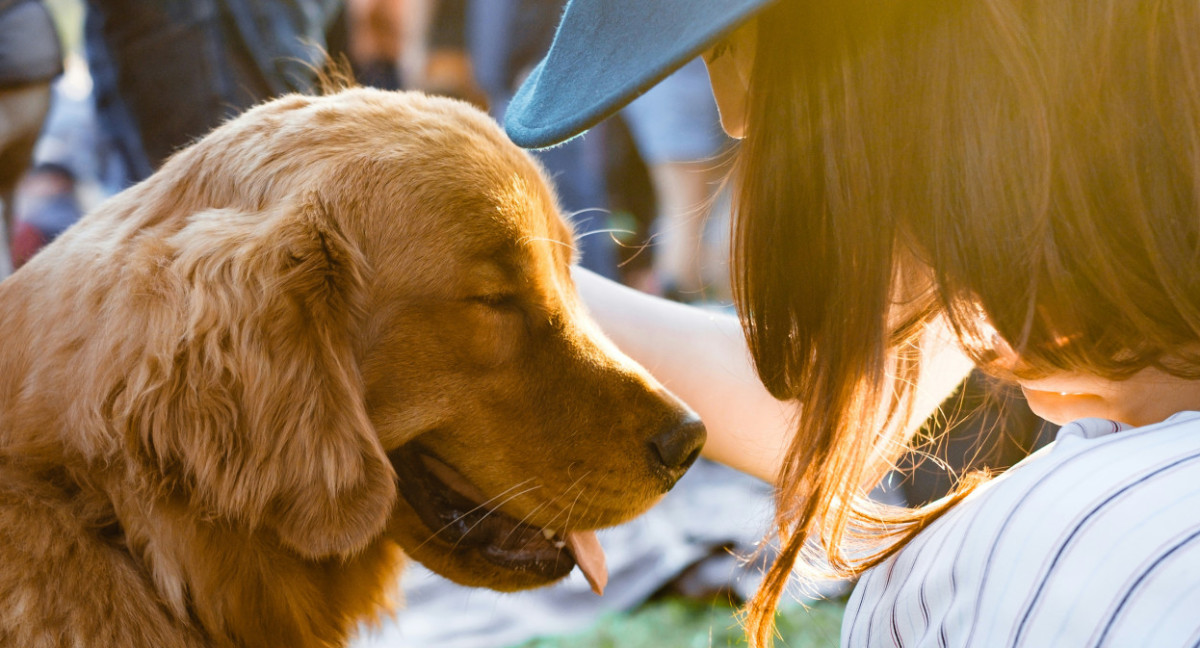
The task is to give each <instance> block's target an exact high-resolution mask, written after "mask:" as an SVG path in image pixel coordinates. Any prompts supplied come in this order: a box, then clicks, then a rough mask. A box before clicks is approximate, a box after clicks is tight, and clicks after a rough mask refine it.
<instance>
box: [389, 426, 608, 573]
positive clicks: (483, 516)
mask: <svg viewBox="0 0 1200 648" xmlns="http://www.w3.org/2000/svg"><path fill="white" fill-rule="evenodd" d="M389 454H390V457H391V460H392V464H393V465H394V466H395V468H396V474H397V475H399V479H398V483H399V489H400V493H401V495H402V496H403V497H404V499H405V501H407V502H408V504H409V506H411V507H412V509H413V511H414V512H415V513H416V514H417V517H418V518H420V520H421V522H422V523H423V524H424V525H425V526H427V527H428V528H429V529H430V530H431V531H432V536H433V537H432V538H431V539H434V538H436V539H437V540H440V541H441V542H443V543H445V544H446V545H449V546H450V547H451V548H452V549H453V550H454V551H474V552H476V553H477V554H478V555H479V556H480V557H482V558H483V559H484V560H486V561H487V562H489V563H491V564H493V565H496V566H497V567H501V568H504V569H507V570H513V571H518V572H525V573H530V574H533V575H536V576H538V577H541V578H542V579H544V580H545V581H547V582H550V581H553V580H557V579H559V578H562V577H564V576H566V575H567V574H569V573H570V572H571V570H572V569H573V568H574V567H575V566H576V565H578V566H579V570H580V571H581V572H583V575H584V577H585V578H587V581H588V584H590V585H591V587H592V591H594V592H595V593H596V594H603V593H604V586H605V584H606V583H607V581H608V570H607V568H606V567H605V560H604V550H603V549H602V548H601V546H600V542H599V540H597V539H596V533H595V531H556V530H553V529H548V528H543V527H537V526H533V525H531V524H527V523H525V522H522V521H520V520H518V519H516V518H514V517H512V516H510V515H508V514H506V513H504V512H502V511H500V510H498V509H497V508H492V505H493V504H494V503H495V501H496V500H497V499H498V498H488V497H487V496H486V495H484V494H483V493H481V492H480V491H479V489H478V488H476V487H475V486H474V485H473V484H471V483H470V482H469V481H468V480H467V479H466V478H465V477H463V476H462V475H461V474H459V473H458V471H456V470H454V469H453V468H451V467H450V466H449V465H448V464H446V463H445V462H443V461H442V460H440V459H438V458H437V457H436V456H434V455H433V454H432V453H430V452H428V451H427V450H425V449H424V448H423V447H421V446H419V445H417V444H414V443H409V444H408V445H406V446H404V447H403V448H400V449H399V450H395V451H393V452H391V453H389Z"/></svg>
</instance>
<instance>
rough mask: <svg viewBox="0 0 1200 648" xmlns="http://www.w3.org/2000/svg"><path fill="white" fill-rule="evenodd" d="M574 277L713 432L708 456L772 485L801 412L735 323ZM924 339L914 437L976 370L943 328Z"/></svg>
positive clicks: (614, 330) (596, 311)
mask: <svg viewBox="0 0 1200 648" xmlns="http://www.w3.org/2000/svg"><path fill="white" fill-rule="evenodd" d="M574 278H575V281H576V285H577V286H578V289H579V294H580V296H581V297H582V298H583V301H584V302H585V303H586V304H587V306H588V309H589V310H590V311H591V314H592V316H593V317H594V318H595V319H596V321H597V322H598V323H599V324H600V327H601V328H602V329H603V330H604V332H605V333H606V334H607V335H608V336H609V337H610V338H611V339H612V340H613V342H615V343H616V345H617V346H618V347H619V348H620V349H621V350H622V351H624V352H625V353H626V354H627V355H629V357H631V358H633V359H634V360H635V361H637V362H638V363H639V364H641V365H642V366H644V367H645V368H646V369H647V370H649V371H650V373H651V374H653V375H654V377H655V378H657V379H658V380H659V381H660V382H661V383H662V384H663V386H665V387H666V388H667V389H669V390H671V392H672V393H674V394H675V395H676V396H678V397H679V398H681V399H683V401H684V402H686V403H687V404H688V405H689V406H691V408H692V409H694V410H695V411H696V413H697V414H699V415H700V418H701V420H703V421H704V424H705V426H706V427H707V428H708V442H707V443H706V444H705V447H704V456H706V457H708V458H709V459H712V460H714V461H718V462H720V463H723V464H726V465H728V466H731V467H733V468H737V469H738V470H741V471H743V472H746V473H749V474H751V475H755V476H757V477H759V478H761V479H764V480H766V481H768V482H771V483H774V478H775V475H776V474H777V473H778V471H779V462H780V460H781V458H782V457H783V455H784V454H785V453H786V451H787V447H788V443H789V442H790V440H791V437H792V430H793V427H794V426H793V417H794V416H796V414H797V412H796V409H795V406H794V404H791V403H786V402H783V401H779V400H776V399H775V398H774V397H773V396H771V395H770V393H768V392H767V390H766V388H765V387H763V385H762V383H761V382H760V381H759V379H758V375H757V374H756V373H755V371H754V367H753V364H752V362H751V360H750V354H749V350H748V348H747V346H746V341H745V337H744V336H743V334H742V328H741V325H740V324H739V323H738V320H737V318H736V317H734V316H732V315H730V314H727V313H722V312H717V311H711V310H706V309H703V308H696V307H692V306H686V305H683V304H678V303H675V302H671V301H667V300H665V299H659V298H657V297H653V296H650V295H647V294H645V293H642V292H639V291H637V290H634V289H632V288H628V287H626V286H622V285H620V284H618V283H616V282H613V281H609V280H607V279H604V278H602V277H600V276H598V275H596V274H594V273H591V272H588V271H587V270H583V269H581V268H575V269H574ZM926 339H927V340H928V341H929V342H928V344H926V345H924V346H925V347H926V348H927V349H929V351H928V354H929V355H928V356H927V357H928V358H929V361H928V364H927V365H926V366H927V367H928V369H926V370H925V371H923V372H922V376H923V379H922V381H921V384H920V385H919V387H918V398H917V404H916V406H915V408H914V415H913V417H912V419H911V420H910V425H909V427H910V429H912V430H913V431H914V432H915V431H916V429H917V428H918V427H919V426H920V425H921V423H923V422H924V421H925V419H927V418H928V417H929V416H930V415H931V414H932V413H933V412H934V411H935V410H936V409H937V407H938V405H940V404H941V402H942V401H943V400H944V399H945V397H946V396H948V395H949V394H950V393H951V392H952V391H953V390H954V388H955V387H956V386H958V384H959V383H960V382H961V381H962V379H963V378H964V377H965V376H966V373H967V371H969V370H970V367H971V364H970V362H969V361H967V360H966V358H965V357H963V355H962V354H961V353H959V352H958V350H957V347H956V346H955V345H954V344H953V343H948V342H949V341H951V340H952V339H953V338H952V336H950V334H949V333H948V332H947V331H945V330H944V329H940V327H939V328H938V329H937V330H933V331H930V333H929V335H927V338H926Z"/></svg>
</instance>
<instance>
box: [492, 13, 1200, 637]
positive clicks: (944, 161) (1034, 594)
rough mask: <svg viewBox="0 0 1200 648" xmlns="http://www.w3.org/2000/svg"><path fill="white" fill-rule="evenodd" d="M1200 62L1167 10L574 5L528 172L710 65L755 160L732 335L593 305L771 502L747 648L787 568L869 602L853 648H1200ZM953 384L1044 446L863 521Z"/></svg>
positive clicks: (584, 278) (549, 66) (596, 283)
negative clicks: (768, 555) (639, 97)
mask: <svg viewBox="0 0 1200 648" xmlns="http://www.w3.org/2000/svg"><path fill="white" fill-rule="evenodd" d="M1197 33H1200V4H1197V3H1195V2H1186V1H1183V0H1157V1H1147V2H1135V1H1130V0H1087V1H1086V2H1081V1H1079V0H871V1H867V0H777V1H775V2H769V1H766V2H764V1H763V0H738V1H733V0H725V1H719V0H713V1H708V2H700V1H697V0H691V1H688V2H682V1H680V2H674V1H670V0H630V1H616V0H608V1H607V2H596V1H588V0H574V1H573V2H572V3H571V5H570V6H569V7H568V9H567V11H566V13H565V14H564V17H563V21H562V24H561V25H560V28H559V34H558V36H557V37H556V41H555V45H554V48H552V50H551V52H550V53H549V54H548V56H547V58H546V59H545V60H544V61H543V63H542V65H541V66H539V67H538V68H537V69H535V70H534V71H533V73H532V74H531V75H530V78H529V79H528V80H527V81H526V83H525V86H524V87H523V88H522V91H521V92H520V93H519V94H518V96H517V99H516V100H515V101H514V103H513V107H512V108H511V109H510V113H509V115H508V117H507V119H506V126H507V128H508V130H509V133H510V135H512V136H513V138H514V140H516V141H517V142H518V143H519V144H522V145H527V146H545V145H548V144H551V143H553V142H555V141H559V140H561V139H565V138H567V137H570V136H573V135H575V134H577V133H579V132H581V131H582V130H584V129H586V128H587V127H589V126H590V125H591V124H594V123H595V122H596V121H598V120H599V119H602V118H603V117H604V116H605V115H606V114H608V113H610V112H611V111H612V110H615V109H616V108H617V107H619V106H620V105H621V104H622V103H623V102H624V101H627V100H628V99H629V98H630V97H632V96H635V95H636V94H637V93H638V92H639V91H641V90H643V89H644V88H645V87H646V86H647V85H649V84H652V83H653V82H654V80H656V79H658V78H661V77H662V76H663V75H664V74H666V73H667V72H669V71H670V69H672V68H673V66H677V65H679V64H681V63H682V62H683V61H686V60H687V59H689V58H691V57H692V56H694V55H696V54H703V55H704V57H705V60H706V62H707V63H708V65H709V74H710V79H711V80H712V82H713V87H714V93H715V95H716V97H717V100H718V104H719V106H720V108H721V113H722V122H723V124H724V126H725V127H726V130H727V131H729V132H730V134H732V135H735V136H739V137H742V138H743V141H742V144H741V148H740V151H739V154H738V155H739V157H738V160H737V167H736V170H735V172H734V176H733V178H732V180H733V182H734V183H735V185H734V187H735V196H736V198H735V204H734V238H733V241H734V243H733V263H732V270H733V283H734V287H735V301H736V305H737V310H738V316H739V317H738V321H736V322H734V321H733V320H732V318H730V319H723V318H721V317H720V316H719V315H714V314H712V313H709V312H702V311H697V310H694V309H689V308H687V307H683V306H677V305H672V304H665V303H662V302H660V301H658V300H655V299H653V298H649V297H645V296H641V295H638V294H636V293H634V292H633V291H629V290H626V289H623V288H621V287H619V286H616V285H615V284H611V283H609V282H605V281H601V280H598V279H596V278H595V277H592V276H590V275H588V274H586V273H584V272H580V273H579V274H578V280H579V283H580V285H581V290H582V292H583V295H584V297H585V299H586V300H587V301H588V304H589V306H590V308H591V310H592V311H593V313H594V314H595V315H596V316H597V318H598V319H599V320H600V322H601V324H602V325H603V326H604V327H605V329H606V332H608V334H609V335H610V336H611V337H612V338H613V339H614V340H615V341H616V342H617V343H618V345H620V346H621V347H622V348H623V349H624V350H625V351H626V352H627V353H629V355H631V356H632V357H633V358H635V359H637V360H639V361H640V362H642V363H643V364H644V365H645V366H646V367H647V368H649V369H650V370H651V371H653V372H655V373H656V375H657V376H658V377H659V378H660V379H662V381H663V382H664V384H666V385H667V386H668V387H670V388H672V389H673V390H674V391H676V393H678V394H679V395H680V396H681V397H683V398H684V399H685V400H686V401H688V402H689V403H690V404H691V405H692V406H693V407H694V408H695V409H696V410H697V412H699V413H700V415H701V417H702V418H703V419H704V421H705V423H706V425H707V427H708V430H709V443H708V445H707V448H706V454H707V455H708V456H709V457H710V458H713V459H716V460H719V461H722V462H725V463H727V464H730V465H732V466H735V467H737V468H740V469H743V470H746V471H748V472H751V473H753V474H757V475H759V476H762V477H763V478H765V479H768V480H771V481H772V482H773V483H774V484H776V487H777V504H778V507H777V513H776V533H777V535H778V541H779V545H780V547H781V552H780V555H779V558H778V559H777V561H776V563H775V564H774V566H773V567H772V568H771V570H770V571H769V572H768V574H767V577H766V580H765V582H764V585H763V586H762V588H761V589H760V591H759V593H758V594H757V596H756V597H755V598H754V600H753V601H751V603H750V604H749V606H748V616H747V623H748V631H749V635H750V639H751V643H752V645H756V646H761V645H767V644H769V643H770V639H771V634H772V630H771V629H772V623H771V622H772V618H773V614H774V610H775V608H776V606H777V604H778V602H779V599H780V596H781V593H782V591H783V589H784V587H785V585H786V584H787V582H788V581H789V579H791V578H793V577H794V576H795V575H796V574H797V572H799V573H800V575H801V576H804V575H809V576H830V575H832V576H836V577H858V578H859V582H858V585H857V586H856V589H855V592H854V595H853V596H852V598H851V600H850V603H849V605H848V608H847V615H846V620H845V623H844V626H843V633H842V640H843V644H844V645H869V646H875V645H926V644H928V645H971V646H976V645H1013V646H1016V645H1028V646H1042V645H1131V644H1135V643H1136V644H1137V645H1155V646H1174V645H1187V646H1192V645H1195V644H1196V642H1197V641H1200V616H1197V615H1196V614H1195V613H1194V612H1195V610H1196V609H1200V594H1198V592H1200V478H1197V477H1196V476H1197V475H1200V414H1195V413H1193V412H1191V410H1200V40H1198V39H1197V38H1196V37H1195V35H1196V34H1197ZM967 360H969V362H967ZM971 366H977V367H980V368H982V369H984V370H985V371H988V372H989V373H991V374H993V375H995V376H998V377H1001V378H1004V379H1008V380H1011V381H1014V382H1015V383H1017V384H1019V385H1020V386H1021V388H1022V390H1023V391H1024V393H1025V395H1026V398H1027V400H1028V402H1029V404H1030V406H1031V407H1032V408H1033V410H1034V411H1035V412H1037V413H1038V414H1039V415H1040V416H1042V417H1043V418H1045V419H1047V420H1049V421H1052V422H1055V423H1058V424H1061V425H1063V428H1062V430H1061V432H1060V433H1059V436H1058V439H1057V441H1056V442H1055V443H1054V444H1052V445H1051V446H1050V447H1049V448H1047V449H1045V450H1043V451H1040V452H1039V453H1037V454H1035V455H1034V456H1032V457H1030V458H1029V459H1027V460H1026V461H1024V462H1022V463H1021V464H1018V466H1016V467H1015V468H1013V469H1011V470H1009V471H1007V472H1006V473H1004V474H1003V475H1001V476H998V477H993V476H988V475H975V476H971V477H969V478H966V479H964V480H963V481H962V483H961V484H960V486H959V488H958V490H957V491H956V492H955V493H953V494H952V495H950V496H948V497H946V498H945V499H943V500H940V501H938V502H934V503H933V504H930V505H928V506H925V507H922V508H918V509H903V508H901V509H896V508H887V507H884V506H882V505H880V504H877V503H875V502H873V501H871V500H870V499H868V498H867V497H866V492H867V491H868V490H869V489H870V488H871V487H872V486H873V485H874V484H875V483H877V482H878V480H879V479H880V477H881V476H882V475H883V474H884V473H885V472H886V471H887V470H888V469H889V467H890V466H891V465H892V462H893V461H894V460H895V459H896V458H897V457H898V456H899V455H900V454H901V452H903V451H904V450H905V449H906V448H907V447H908V446H909V445H910V444H911V443H912V442H913V438H914V437H913V435H914V432H915V431H916V430H917V429H918V428H919V427H920V425H921V423H922V422H923V421H924V420H925V419H926V417H927V416H928V415H929V414H930V413H931V412H932V411H933V410H934V409H935V408H936V406H937V405H938V403H940V402H941V400H942V399H943V398H945V397H946V396H947V395H948V394H949V393H950V392H951V391H952V390H953V389H954V387H955V386H956V385H957V384H958V382H959V380H960V379H961V378H962V376H963V375H965V372H966V371H967V370H968V369H969V368H970V367H971ZM1147 641H1149V643H1146V642H1147Z"/></svg>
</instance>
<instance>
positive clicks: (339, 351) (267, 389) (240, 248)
mask: <svg viewBox="0 0 1200 648" xmlns="http://www.w3.org/2000/svg"><path fill="white" fill-rule="evenodd" d="M327 212H328V210H327V208H325V207H323V206H322V204H321V203H320V201H319V200H318V199H316V198H306V199H305V200H304V201H302V203H301V204H299V205H292V206H289V207H286V208H282V209H277V210H275V211H273V212H267V213H245V212H239V211H235V210H216V211H209V212H204V213H201V214H197V215H195V216H193V217H192V218H191V219H190V220H189V223H188V224H187V226H185V228H184V229H183V230H182V231H180V232H179V233H178V234H176V235H174V236H172V237H171V238H170V239H169V240H168V241H167V242H166V249H167V252H166V253H165V254H164V255H163V257H164V258H162V259H160V261H159V262H158V263H157V264H156V265H157V266H158V269H156V270H151V271H152V272H155V273H158V275H157V276H156V277H155V278H154V283H155V284H156V286H157V290H155V291H154V292H156V293H158V294H160V295H164V296H165V297H164V299H163V300H162V302H163V303H162V304H161V307H163V308H164V309H165V311H164V312H163V314H162V315H161V319H162V320H163V321H172V322H173V323H174V326H167V327H165V328H167V329H173V331H172V333H171V335H170V336H164V335H161V334H156V333H155V332H153V331H152V332H149V333H148V337H149V339H150V342H148V345H147V352H146V353H145V354H144V363H143V366H142V367H139V369H138V371H137V372H136V373H135V375H132V376H130V382H129V384H128V385H127V388H126V390H125V395H126V396H128V397H129V400H128V401H127V402H128V405H129V408H128V419H127V423H126V426H125V430H126V440H127V443H126V447H128V448H130V450H131V451H132V452H133V453H134V455H135V456H134V459H135V461H136V462H137V464H140V465H143V466H146V467H147V468H149V470H150V473H151V475H152V476H155V477H154V478H155V479H160V478H161V480H162V484H164V485H165V487H167V488H170V489H173V490H175V491H176V492H186V493H187V495H188V496H189V497H190V498H192V501H193V502H195V503H197V504H199V505H200V506H201V507H203V509H204V510H205V511H207V512H208V514H216V515H217V516H220V517H224V518H226V519H233V520H234V521H237V522H239V523H242V524H246V525H248V526H250V527H251V528H255V529H262V530H273V531H274V532H275V533H277V534H278V535H279V538H280V539H281V540H282V541H283V542H284V543H285V544H287V545H289V546H290V547H292V548H293V549H295V550H296V551H297V552H299V553H300V554H302V555H305V556H307V557H313V558H315V557H322V556H330V555H336V554H341V555H345V554H348V553H351V552H354V551H356V550H358V549H361V548H362V547H363V546H365V545H366V543H368V542H369V541H370V540H371V539H372V538H373V537H375V536H376V535H377V534H378V533H380V532H381V531H382V530H383V528H384V525H385V524H386V520H387V517H388V515H389V513H390V511H391V509H392V506H393V504H394V502H395V498H396V486H395V474H394V471H393V469H392V467H391V464H390V462H389V461H388V459H387V457H386V455H385V453H384V450H383V448H382V447H381V445H380V443H379V439H378V437H377V435H376V433H375V430H374V428H373V426H372V425H371V422H370V420H369V419H368V417H367V413H366V409H365V402H364V395H363V385H362V384H361V377H360V375H359V371H358V364H357V361H356V357H355V349H354V347H353V343H352V340H353V339H354V338H353V337H352V333H351V331H352V330H353V326H354V323H355V322H356V321H361V316H362V311H363V309H364V304H363V299H364V290H363V277H362V272H363V269H364V267H365V263H364V261H363V259H362V257H361V255H360V254H359V252H358V251H357V250H356V249H355V248H354V247H353V246H352V245H351V244H350V243H349V242H348V241H347V239H346V237H345V236H344V235H343V234H342V232H341V231H340V230H339V229H338V227H337V226H336V224H335V223H334V221H333V220H332V219H330V218H329V217H328V213H327ZM168 258H169V260H168ZM164 266H166V267H164ZM151 321H153V318H151ZM147 328H151V329H153V328H154V327H153V326H148V327H147Z"/></svg>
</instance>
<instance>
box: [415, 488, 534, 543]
mask: <svg viewBox="0 0 1200 648" xmlns="http://www.w3.org/2000/svg"><path fill="white" fill-rule="evenodd" d="M531 481H533V478H532V477H530V478H528V479H525V480H522V481H520V482H517V483H516V484H513V485H512V486H509V487H508V488H506V489H504V490H503V491H501V492H500V493H497V494H496V495H494V496H493V497H491V498H489V499H488V500H487V501H484V502H480V503H479V504H477V505H476V506H475V507H474V508H472V509H471V510H469V511H466V512H464V513H463V514H462V515H470V514H471V513H474V512H475V511H478V510H479V509H481V508H487V509H488V513H489V514H491V512H492V510H494V509H495V508H498V507H499V506H501V505H503V504H504V503H505V502H509V501H511V500H512V499H513V498H516V497H520V496H521V495H524V494H525V493H530V492H533V491H535V490H537V489H539V488H541V487H542V485H541V484H537V485H535V486H533V487H531V488H527V489H525V490H523V491H521V492H519V493H513V494H512V495H511V496H509V493H512V491H514V490H516V489H518V488H521V487H522V486H524V485H525V484H528V483H529V482H531ZM501 498H506V499H504V501H503V502H500V504H498V505H497V506H495V507H491V508H489V506H490V505H491V504H492V503H493V502H496V501H497V500H499V499H501ZM461 517H462V516H459V517H458V518H455V519H454V520H451V521H450V522H447V523H446V524H445V525H443V526H442V527H441V528H440V529H437V530H436V531H434V532H433V533H432V534H430V535H429V537H428V538H426V539H425V541H424V542H422V543H421V544H419V545H417V549H420V548H421V547H424V546H425V545H426V544H427V543H428V542H429V541H430V540H433V539H434V538H435V537H437V535H438V534H439V533H441V532H442V531H445V530H446V529H448V528H450V526H451V525H453V524H454V523H455V522H457V521H458V520H459V519H460V518H461ZM486 517H487V516H486V515H485V516H484V517H483V518H480V520H481V521H482V520H483V519H484V518H486ZM476 524H478V522H477V523H476ZM471 528H475V527H474V526H472V527H471Z"/></svg>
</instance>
